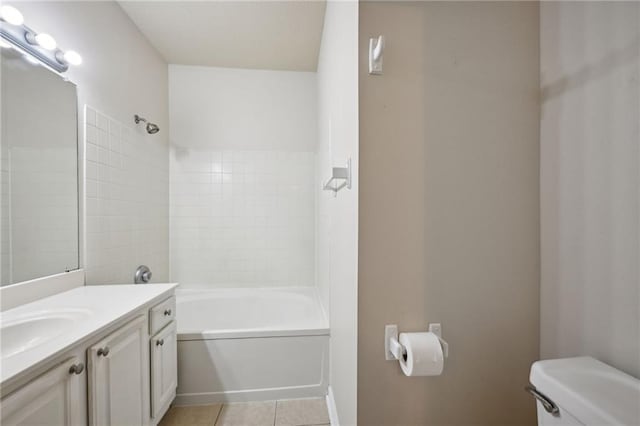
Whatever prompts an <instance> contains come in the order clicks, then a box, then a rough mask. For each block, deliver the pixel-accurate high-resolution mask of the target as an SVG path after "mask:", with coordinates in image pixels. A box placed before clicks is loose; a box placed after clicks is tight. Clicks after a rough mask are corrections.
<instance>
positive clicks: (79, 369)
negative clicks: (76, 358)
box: [69, 362, 84, 374]
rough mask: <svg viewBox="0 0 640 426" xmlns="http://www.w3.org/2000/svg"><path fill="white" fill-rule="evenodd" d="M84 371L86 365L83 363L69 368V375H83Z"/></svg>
mask: <svg viewBox="0 0 640 426" xmlns="http://www.w3.org/2000/svg"><path fill="white" fill-rule="evenodd" d="M83 371H84V364H83V363H81V362H80V363H78V364H73V365H72V366H71V367H70V368H69V374H82V372H83Z"/></svg>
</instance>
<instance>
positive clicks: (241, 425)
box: [216, 401, 276, 426]
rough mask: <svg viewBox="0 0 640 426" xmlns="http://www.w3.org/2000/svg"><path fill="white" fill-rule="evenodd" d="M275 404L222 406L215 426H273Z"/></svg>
mask: <svg viewBox="0 0 640 426" xmlns="http://www.w3.org/2000/svg"><path fill="white" fill-rule="evenodd" d="M275 415H276V402H275V401H266V402H239V403H233V404H224V405H223V406H222V411H221V412H220V415H219V416H218V421H217V422H216V426H273V422H274V419H275Z"/></svg>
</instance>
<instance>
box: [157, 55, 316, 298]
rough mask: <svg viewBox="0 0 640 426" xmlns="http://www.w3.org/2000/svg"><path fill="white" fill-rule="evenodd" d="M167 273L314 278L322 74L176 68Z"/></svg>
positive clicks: (266, 281) (203, 282)
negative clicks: (319, 82)
mask: <svg viewBox="0 0 640 426" xmlns="http://www.w3.org/2000/svg"><path fill="white" fill-rule="evenodd" d="M169 93H170V116H171V123H172V127H171V143H172V148H171V160H170V161H171V278H172V280H175V281H179V282H180V283H181V284H182V285H183V286H188V287H196V286H218V287H229V286H231V287H238V286H241V287H264V286H276V287H277V286H310V285H313V284H314V281H315V280H314V278H315V277H314V273H315V272H314V266H315V265H314V254H315V232H314V224H315V198H314V197H315V195H314V194H315V193H314V187H315V182H314V179H315V164H314V161H315V154H314V152H313V151H314V149H315V145H316V139H317V136H316V75H315V73H308V72H287V71H258V70H243V69H225V68H207V67H191V66H177V65H171V66H170V68H169Z"/></svg>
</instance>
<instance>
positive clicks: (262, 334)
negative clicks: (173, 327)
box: [178, 326, 330, 341]
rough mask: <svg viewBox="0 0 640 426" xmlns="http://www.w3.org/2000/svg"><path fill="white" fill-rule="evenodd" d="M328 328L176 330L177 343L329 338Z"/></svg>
mask: <svg viewBox="0 0 640 426" xmlns="http://www.w3.org/2000/svg"><path fill="white" fill-rule="evenodd" d="M329 330H330V329H329V327H328V326H327V327H326V328H306V329H304V328H303V329H281V330H278V329H273V328H268V329H263V330H258V329H252V330H246V329H240V330H206V331H200V330H182V331H181V330H178V341H187V340H215V339H254V338H257V339H259V338H269V337H298V336H329V334H330V331H329Z"/></svg>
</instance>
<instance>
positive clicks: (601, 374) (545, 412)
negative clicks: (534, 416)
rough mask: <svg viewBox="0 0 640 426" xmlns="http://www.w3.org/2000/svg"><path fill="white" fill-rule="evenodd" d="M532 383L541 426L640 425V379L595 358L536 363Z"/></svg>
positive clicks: (532, 373) (533, 368)
mask: <svg viewBox="0 0 640 426" xmlns="http://www.w3.org/2000/svg"><path fill="white" fill-rule="evenodd" d="M529 380H530V382H531V384H532V385H533V386H532V387H530V389H528V390H529V391H530V392H532V393H534V394H535V393H538V397H537V404H536V405H537V410H538V425H545V426H549V425H554V426H555V425H598V426H600V425H634V426H637V425H640V380H638V379H636V378H634V377H632V376H630V375H628V374H626V373H623V372H622V371H619V370H616V369H615V368H613V367H611V366H609V365H607V364H605V363H603V362H600V361H598V360H596V359H594V358H591V357H578V358H564V359H551V360H545V361H537V362H535V363H533V365H532V366H531V374H530V376H529ZM545 398H546V400H547V401H545ZM545 405H546V407H545ZM554 406H555V407H557V410H556V409H554ZM550 411H551V412H554V413H553V414H552V413H550Z"/></svg>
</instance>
